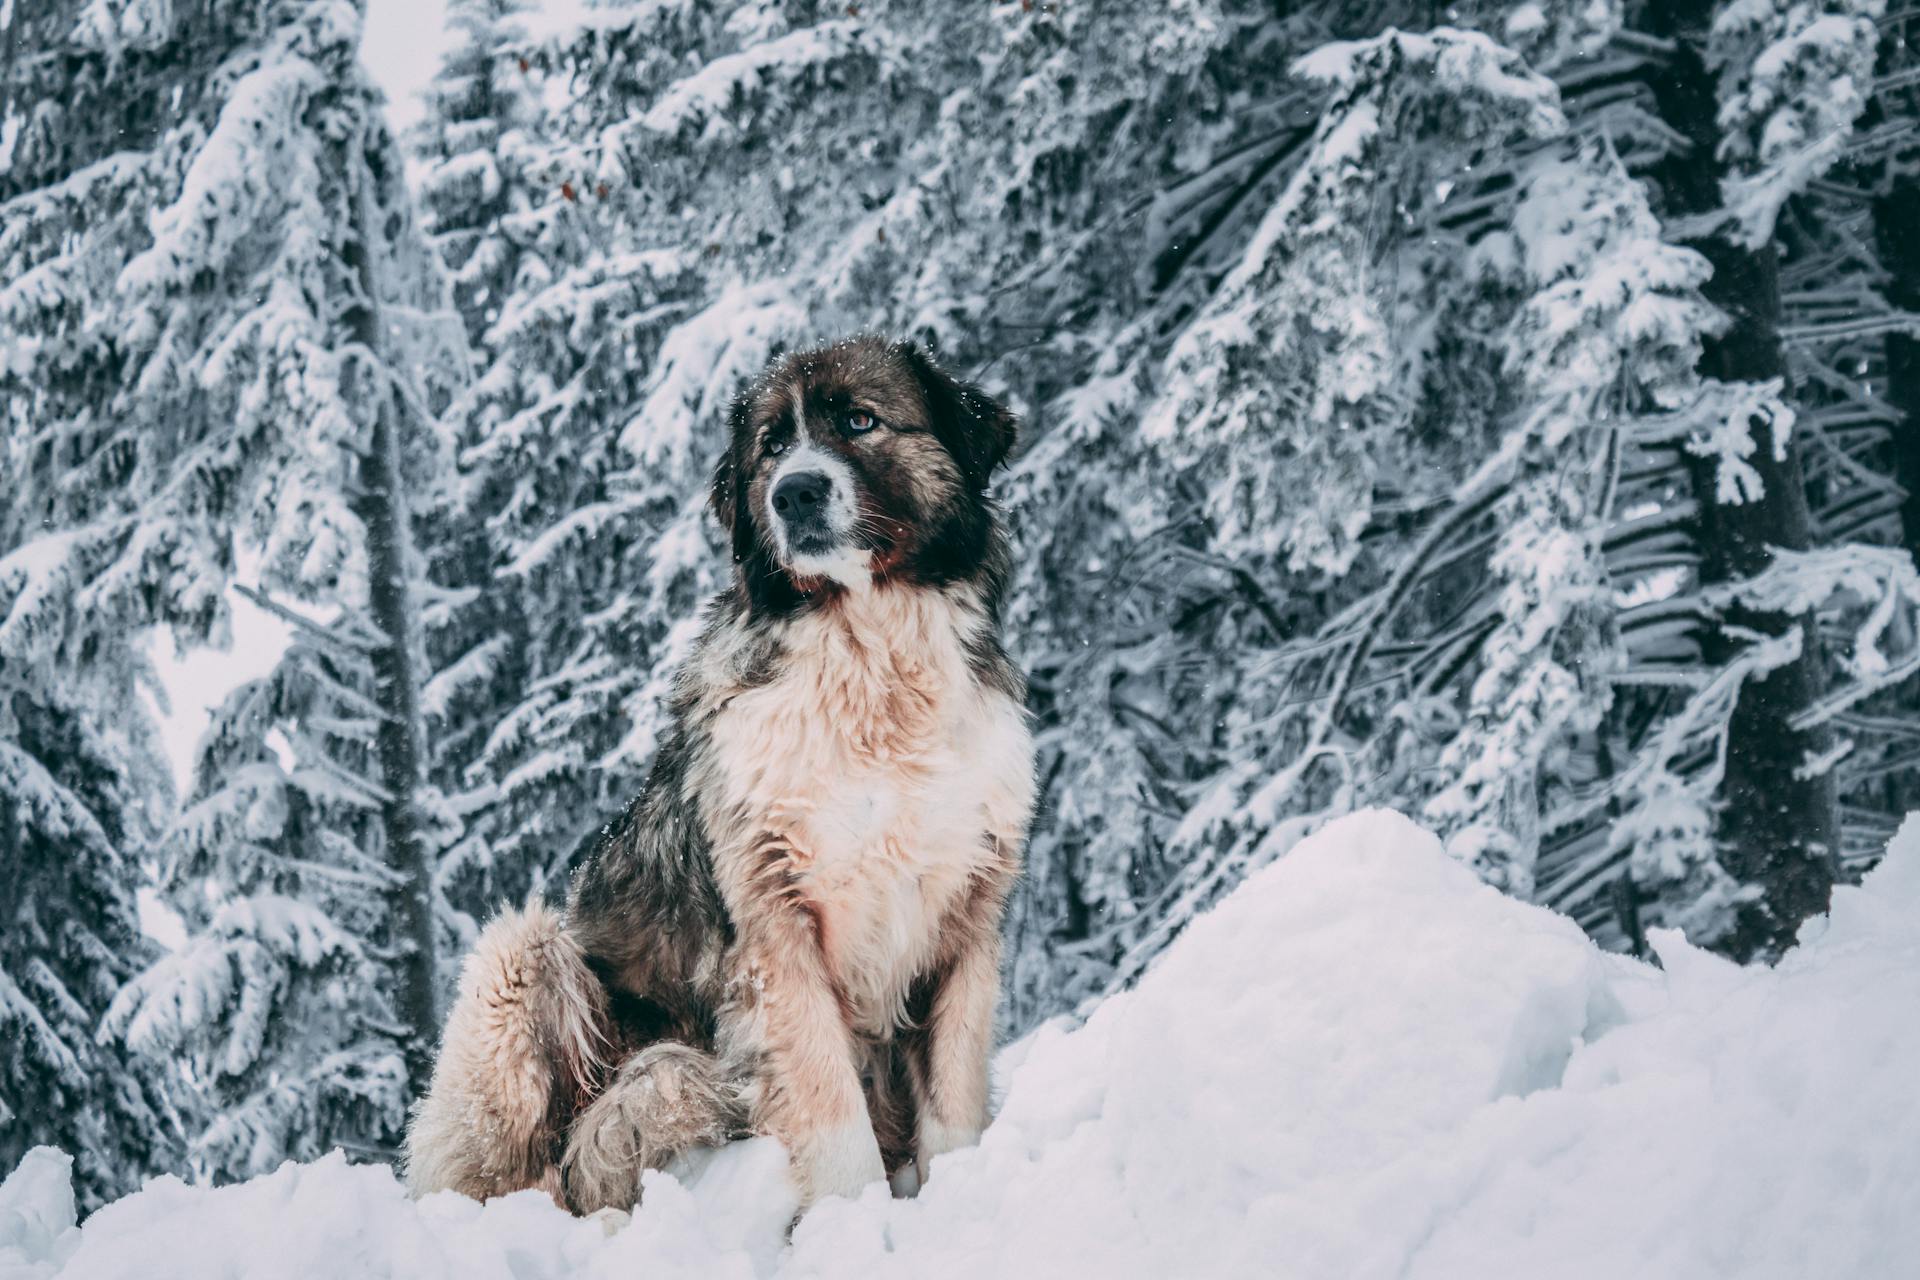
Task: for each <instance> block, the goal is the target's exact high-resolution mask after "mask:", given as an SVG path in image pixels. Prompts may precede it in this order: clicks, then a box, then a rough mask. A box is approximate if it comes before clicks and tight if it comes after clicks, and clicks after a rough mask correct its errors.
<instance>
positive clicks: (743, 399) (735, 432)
mask: <svg viewBox="0 0 1920 1280" xmlns="http://www.w3.org/2000/svg"><path fill="white" fill-rule="evenodd" d="M747 407H748V400H747V396H746V395H745V394H744V393H742V394H741V395H739V396H737V397H735V399H734V402H733V407H732V408H731V409H729V410H728V411H727V439H726V443H725V444H724V445H722V446H721V448H720V461H719V462H718V463H716V464H715V465H714V468H713V489H712V491H711V492H710V493H709V495H708V500H709V501H710V502H711V503H712V504H713V514H714V518H715V519H717V520H719V521H720V527H721V528H722V529H723V530H725V531H726V533H727V536H728V538H729V539H730V540H731V541H732V542H733V543H734V544H735V545H736V546H737V545H738V543H739V541H740V537H739V530H738V529H737V528H736V527H735V526H736V522H737V521H738V520H739V518H740V505H741V503H742V501H744V497H743V495H742V493H741V489H742V487H743V486H742V484H741V474H740V464H739V462H738V460H737V458H736V455H737V454H738V453H739V452H740V440H741V437H742V435H743V433H744V431H745V427H746V421H747ZM736 558H737V557H736Z"/></svg>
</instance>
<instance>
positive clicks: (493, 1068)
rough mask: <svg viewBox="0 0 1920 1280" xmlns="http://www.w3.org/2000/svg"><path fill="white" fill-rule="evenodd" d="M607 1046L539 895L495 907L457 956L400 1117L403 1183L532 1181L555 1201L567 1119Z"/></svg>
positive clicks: (431, 1187) (567, 941)
mask: <svg viewBox="0 0 1920 1280" xmlns="http://www.w3.org/2000/svg"><path fill="white" fill-rule="evenodd" d="M607 1051H608V1019H607V996H606V991H605V988H604V987H603V986H602V985H601V983H600V980H599V979H598V978H597V977H595V976H594V974H593V971H592V970H591V969H589V968H588V967H587V964H586V958H585V956H584V955H583V954H582V953H581V950H580V947H579V944H578V943H577V942H575V941H574V939H573V938H572V937H570V936H569V935H568V933H567V931H566V929H565V928H564V926H563V925H562V923H561V921H560V918H559V917H558V916H557V915H555V914H554V913H553V912H552V911H551V910H549V909H548V908H547V907H545V906H543V905H541V904H538V903H536V904H533V905H530V906H529V907H527V908H526V910H524V911H509V912H506V913H504V914H503V915H501V916H500V917H499V918H498V919H496V920H494V921H493V923H492V924H489V925H488V926H487V927H486V929H485V930H484V931H483V932H482V933H481V935H480V940H479V941H478V942H477V943H476V944H475V945H474V949H473V953H472V954H471V955H469V956H468V957H467V963H466V967H465V968H464V969H463V970H462V972H461V977H460V994H459V996H458V998H457V1000H456V1002H455V1004H454V1007H453V1011H452V1013H451V1014H450V1015H448V1018H447V1025H446V1031H445V1033H444V1034H443V1036H442V1037H441V1043H440V1057H439V1060H438V1061H437V1062H436V1063H435V1065H434V1071H433V1083H432V1086H431V1088H430V1089H429V1090H428V1092H427V1096H426V1098H425V1099H423V1100H422V1101H421V1102H420V1104H419V1106H418V1107H417V1108H415V1110H414V1114H413V1120H412V1123H411V1124H410V1125H409V1126H408V1130H407V1151H406V1170H407V1184H408V1186H409V1187H410V1188H411V1189H412V1191H413V1193H414V1194H415V1195H424V1194H426V1193H427V1192H430V1191H441V1190H446V1189H449V1188H451V1189H452V1190H455V1191H459V1192H463V1193H464V1194H466V1195H469V1196H472V1197H474V1198H475V1199H478V1200H484V1199H486V1198H488V1197H490V1196H497V1195H504V1194H505V1193H507V1192H509V1191H518V1190H520V1189H521V1188H523V1187H540V1188H542V1189H543V1190H545V1191H547V1192H548V1193H549V1194H550V1195H552V1196H553V1197H554V1199H555V1200H556V1201H558V1200H560V1199H561V1183H560V1171H559V1167H558V1162H557V1157H558V1155H559V1152H560V1147H561V1143H562V1140H563V1138H564V1134H565V1129H566V1125H567V1122H568V1120H569V1118H570V1117H571V1116H572V1115H573V1113H574V1111H575V1109H576V1108H577V1107H578V1106H579V1105H580V1104H581V1103H582V1102H583V1101H584V1100H585V1099H586V1098H588V1097H590V1096H592V1093H593V1091H594V1089H595V1088H596V1086H597V1084H598V1082H599V1080H600V1079H601V1078H602V1076H603V1075H604V1074H605V1071H606V1066H605V1060H606V1057H607Z"/></svg>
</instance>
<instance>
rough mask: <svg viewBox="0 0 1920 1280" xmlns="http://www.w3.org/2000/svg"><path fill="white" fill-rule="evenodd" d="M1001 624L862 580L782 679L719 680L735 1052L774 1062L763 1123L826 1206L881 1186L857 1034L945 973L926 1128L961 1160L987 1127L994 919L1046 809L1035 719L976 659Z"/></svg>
mask: <svg viewBox="0 0 1920 1280" xmlns="http://www.w3.org/2000/svg"><path fill="white" fill-rule="evenodd" d="M986 625H987V620H986V618H985V615H984V613H983V611H981V610H980V609H979V608H978V605H977V603H976V602H974V601H972V600H970V599H967V598H965V597H964V596H962V597H957V598H956V596H953V595H949V594H947V593H942V592H938V591H933V590H924V589H919V590H916V589H890V588H886V587H884V586H880V587H873V588H869V589H864V590H863V589H852V590H848V591H846V592H844V593H842V594H841V595H840V597H839V598H838V599H837V600H836V601H835V602H834V603H833V605H832V606H831V607H828V608H823V609H820V610H817V611H812V612H809V613H807V614H805V615H803V616H801V617H800V618H798V619H797V620H795V621H792V622H790V623H788V624H786V627H785V630H784V632H783V635H782V639H783V641H784V643H783V648H782V660H781V662H780V664H779V668H778V673H777V674H776V676H775V677H774V679H773V680H772V681H771V682H768V683H766V684H762V685H758V686H755V687H751V688H742V687H738V686H735V687H725V686H724V684H719V683H716V685H714V686H710V699H711V703H712V706H713V710H714V714H715V718H714V721H713V724H712V729H711V733H712V739H713V750H712V752H711V753H710V755H709V767H710V768H711V769H712V770H713V771H714V773H713V776H712V777H711V778H707V779H703V780H702V784H701V786H700V787H699V788H698V790H699V793H700V794H702V795H703V796H709V797H712V800H711V802H710V811H709V812H708V813H707V815H706V817H707V823H708V829H709V831H710V832H711V833H712V835H713V837H714V840H715V850H714V866H715V870H716V874H717V878H718V881H719V884H720V888H721V893H722V896H723V897H724V898H725V899H726V902H727V906H728V909H729V912H730V913H731V914H732V916H733V918H734V919H735V920H736V921H737V922H738V924H739V927H740V934H741V939H740V943H739V945H738V947H737V948H736V954H735V956H734V963H733V966H732V970H733V971H732V973H731V980H732V982H733V989H734V991H735V992H736V993H737V998H736V1002H735V1008H734V1009H733V1010H732V1011H731V1012H730V1014H729V1015H728V1016H726V1017H723V1019H722V1031H723V1035H724V1036H725V1037H726V1038H727V1043H726V1045H725V1049H726V1051H727V1052H728V1053H729V1055H730V1056H732V1055H735V1054H737V1055H740V1056H741V1057H742V1058H743V1059H750V1060H753V1061H756V1062H757V1063H759V1064H760V1065H759V1070H760V1075H761V1079H760V1081H759V1088H758V1089H757V1090H756V1093H755V1097H754V1105H755V1117H754V1118H755V1123H756V1127H758V1128H762V1129H765V1130H768V1131H770V1132H773V1133H775V1134H777V1135H778V1136H780V1137H781V1138H783V1139H784V1140H785V1141H786V1142H787V1144H788V1146H789V1148H790V1149H791V1150H792V1152H793V1154H794V1159H795V1165H796V1171H797V1172H798V1174H799V1177H800V1181H801V1184H802V1188H803V1191H804V1192H805V1194H806V1195H807V1197H808V1199H809V1200H812V1199H815V1198H818V1197H819V1196H822V1195H828V1194H851V1193H852V1192H855V1191H857V1190H858V1189H859V1187H860V1186H861V1185H863V1184H865V1183H867V1182H869V1181H874V1180H878V1179H879V1178H881V1177H883V1176H884V1170H883V1169H882V1167H881V1160H880V1154H879V1150H878V1147H877V1144H876V1143H875V1140H874V1137H873V1133H872V1129H871V1126H870V1125H869V1124H868V1121H867V1115H866V1109H865V1103H864V1100H863V1098H862V1094H861V1088H860V1082H859V1078H858V1074H857V1070H856V1068H855V1066H854V1064H855V1063H856V1062H857V1061H858V1060H859V1054H858V1052H857V1045H856V1038H858V1037H867V1038H878V1039H884V1038H887V1037H889V1036H890V1035H892V1033H893V1031H894V1029H895V1028H896V1026H897V1025H898V1024H899V1022H900V1020H901V1019H902V1017H903V1015H904V1013H905V1007H906V995H907V990H908V987H909V984H910V983H912V982H913V980H914V979H915V978H916V977H917V976H919V975H921V974H925V973H929V972H932V971H935V970H937V969H941V968H942V967H943V962H944V968H945V970H946V972H947V975H948V976H947V977H946V979H945V980H944V981H943V982H942V984H941V986H940V988H939V993H938V995H937V997H936V1000H935V1004H934V1009H933V1014H932V1023H933V1025H932V1026H931V1027H930V1028H929V1031H930V1033H931V1049H930V1053H929V1061H928V1064H927V1068H926V1070H925V1071H924V1072H922V1073H921V1075H920V1079H919V1081H918V1084H919V1085H920V1087H921V1091H923V1092H924V1094H925V1096H924V1097H923V1098H921V1099H919V1100H918V1101H919V1102H920V1113H921V1115H920V1125H921V1134H922V1136H923V1139H931V1140H932V1142H933V1143H934V1144H935V1146H937V1147H938V1148H939V1149H941V1150H944V1149H949V1148H951V1147H952V1146H956V1145H960V1144H962V1143H964V1142H969V1141H972V1140H973V1138H974V1137H976V1136H977V1135H978V1134H979V1132H980V1129H981V1128H982V1126H984V1124H985V1122H986V1108H987V1097H986V1071H987V1055H988V1052H989V1049H990V1042H991V1033H992V1016H993V1006H994V1001H995V998H996V996H997V993H998V969H999V953H998V932H997V926H998V916H999V906H1000V902H1001V900H1002V898H1003V897H1004V894H1005V890H1006V886H1007V885H1008V884H1009V883H1010V881H1011V879H1012V876H1013V874H1014V872H1015V858H1016V857H1017V850H1018V848H1019V842H1020V840H1021V838H1022V836H1023V835H1024V832H1025V829H1026V824H1027V819H1028V816H1029V813H1030V811H1031V808H1032V804H1033V777H1032V764H1031V762H1032V744H1031V740H1030V738H1029V736H1028V730H1027V726H1026V719H1025V714H1024V712H1023V710H1022V708H1021V707H1020V706H1019V705H1018V704H1017V703H1015V702H1014V701H1013V700H1012V699H1011V698H1010V697H1008V696H1007V695H1006V694H1005V693H1004V692H1001V691H999V690H998V689H995V688H993V687H992V686H991V685H989V684H987V683H984V682H982V681H981V680H979V679H978V678H977V676H976V674H975V672H974V671H973V669H972V666H971V664H970V662H969V657H968V649H967V646H968V642H969V641H970V640H971V639H973V638H974V637H975V636H976V634H977V630H978V629H980V628H984V627H985V626H986ZM983 916H984V917H985V922H986V927H984V928H982V927H980V920H979V918H980V917H983ZM956 945H957V946H958V950H957V951H955V953H954V954H951V955H943V948H945V949H947V950H950V951H951V950H954V948H955V947H956ZM921 1172H922V1173H924V1160H923V1162H922V1169H921Z"/></svg>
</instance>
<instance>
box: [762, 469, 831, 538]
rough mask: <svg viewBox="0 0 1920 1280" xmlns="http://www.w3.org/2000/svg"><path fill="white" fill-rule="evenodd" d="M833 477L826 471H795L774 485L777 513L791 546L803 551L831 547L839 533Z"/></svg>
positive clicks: (774, 500)
mask: <svg viewBox="0 0 1920 1280" xmlns="http://www.w3.org/2000/svg"><path fill="white" fill-rule="evenodd" d="M832 499H833V478H832V477H831V476H829V475H827V474H826V473H825V472H824V471H794V472H790V473H788V474H787V475H784V476H782V477H781V478H780V481H779V483H778V484H776V485H774V486H773V513H774V515H775V516H777V517H778V518H779V520H780V525H781V528H782V529H783V530H784V531H785V533H786V543H787V547H788V548H789V549H790V550H792V551H794V552H796V553H799V554H801V555H807V554H813V553H819V552H825V551H831V550H832V549H833V547H834V544H835V543H836V542H838V541H839V537H838V534H837V532H836V531H835V529H834V528H833V522H832V521H831V519H830V518H829V516H830V513H831V511H832V505H833V504H832Z"/></svg>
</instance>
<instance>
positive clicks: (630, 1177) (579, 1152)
mask: <svg viewBox="0 0 1920 1280" xmlns="http://www.w3.org/2000/svg"><path fill="white" fill-rule="evenodd" d="M745 1126H746V1112H745V1108H744V1105H743V1103H742V1101H741V1098H740V1090H739V1088H738V1085H737V1083H736V1082H735V1081H734V1080H733V1079H732V1078H731V1076H730V1074H729V1073H728V1072H727V1071H726V1070H724V1069H723V1067H722V1066H721V1064H720V1063H719V1062H718V1061H717V1060H716V1059H715V1058H714V1057H713V1055H712V1054H709V1053H702V1052H701V1051H700V1050H698V1049H695V1048H693V1047H692V1046H690V1045H684V1044H676V1043H674V1042H672V1041H666V1042H662V1043H660V1044H654V1045H649V1046H648V1047H647V1048H645V1049H642V1050H641V1051H640V1052H639V1053H636V1054H634V1055H633V1056H632V1057H631V1058H629V1059H627V1061H626V1062H625V1063H624V1064H622V1065H621V1067H620V1071H619V1074H618V1075H616V1076H615V1077H614V1078H613V1081H612V1083H611V1084H609V1085H608V1086H607V1087H606V1090H605V1091H604V1092H602V1093H601V1094H600V1096H599V1097H597V1098H595V1099H594V1100H593V1102H592V1103H590V1104H589V1105H588V1106H587V1109H586V1110H585V1111H583V1112H581V1113H580V1116H579V1118H578V1119H577V1120H575V1121H574V1124H573V1129H572V1131H571V1132H570V1133H569V1135H568V1137H567V1150H566V1155H565V1157H564V1159H563V1161H562V1165H561V1171H562V1177H563V1180H564V1183H565V1186H566V1191H567V1200H568V1202H569V1203H570V1204H571V1205H572V1206H573V1209H574V1211H575V1212H576V1213H593V1212H595V1211H596V1210H599V1209H608V1208H611V1209H627V1208H632V1207H633V1205H634V1204H636V1203H637V1202H638V1201H639V1199H640V1174H641V1173H642V1172H643V1171H644V1170H647V1169H663V1168H665V1167H666V1166H667V1165H668V1164H669V1163H671V1162H672V1161H673V1160H674V1159H675V1158H676V1157H678V1156H681V1155H683V1154H685V1153H686V1152H688V1151H690V1150H692V1149H693V1148H695V1147H701V1146H708V1147H714V1146H719V1145H721V1144H722V1143H724V1142H727V1141H728V1140H729V1139H732V1138H735V1137H738V1136H740V1134H741V1133H743V1132H744V1131H745Z"/></svg>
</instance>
